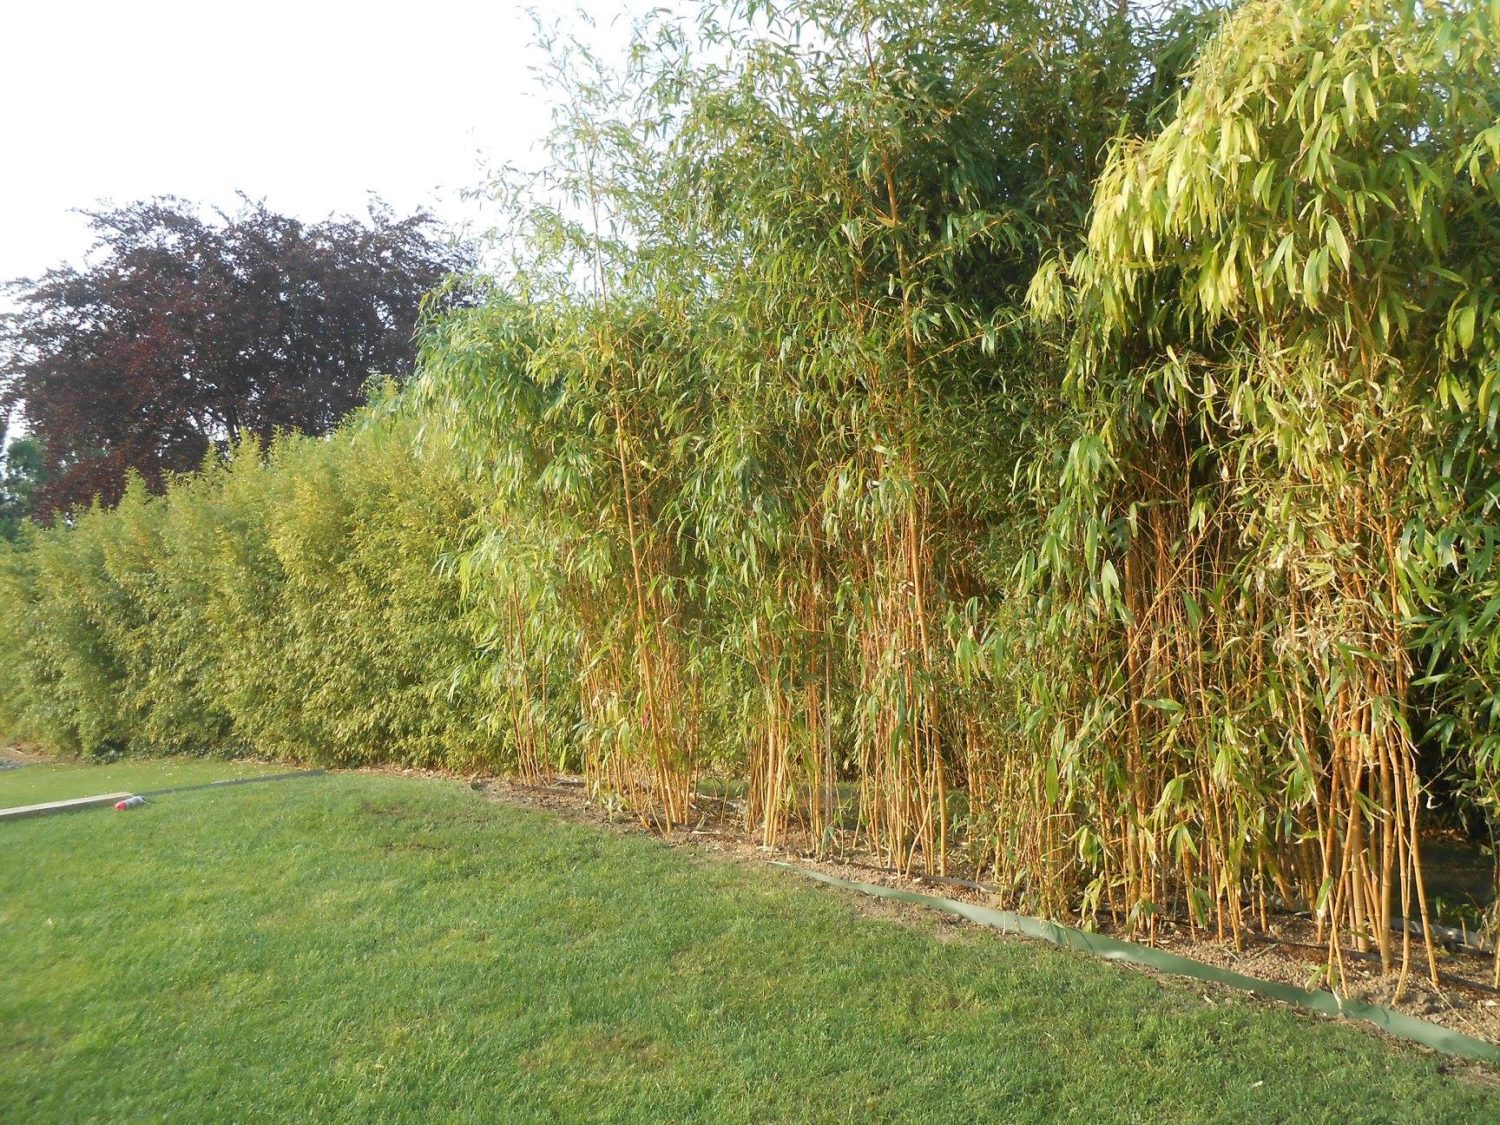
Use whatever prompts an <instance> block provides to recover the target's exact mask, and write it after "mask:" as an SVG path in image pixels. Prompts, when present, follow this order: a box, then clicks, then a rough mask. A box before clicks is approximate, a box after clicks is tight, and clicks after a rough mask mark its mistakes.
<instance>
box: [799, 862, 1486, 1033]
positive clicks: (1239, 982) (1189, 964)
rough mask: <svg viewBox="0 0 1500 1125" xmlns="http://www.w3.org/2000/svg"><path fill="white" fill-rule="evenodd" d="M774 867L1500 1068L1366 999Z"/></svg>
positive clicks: (1004, 913) (1430, 1027)
mask: <svg viewBox="0 0 1500 1125" xmlns="http://www.w3.org/2000/svg"><path fill="white" fill-rule="evenodd" d="M772 866H774V867H781V868H785V869H786V870H787V871H792V872H795V873H796V874H798V875H803V876H805V877H807V878H809V879H815V880H817V881H818V882H820V883H827V884H829V885H830V886H834V887H842V888H844V889H845V890H850V891H859V892H860V893H861V894H867V895H874V896H875V897H877V898H889V899H895V900H897V901H899V902H909V903H913V904H915V905H917V906H927V907H931V908H932V909H934V910H942V911H944V912H946V913H948V914H957V915H958V916H959V917H960V918H967V919H968V920H969V921H971V922H977V923H979V924H980V925H981V926H988V927H990V928H991V929H995V930H999V931H1000V932H1001V933H1007V934H1023V935H1025V936H1026V937H1031V938H1037V939H1039V940H1041V941H1046V942H1051V943H1052V944H1053V945H1058V946H1062V947H1063V948H1066V949H1077V950H1081V951H1082V952H1084V953H1089V954H1092V955H1093V956H1095V957H1102V958H1104V959H1105V960H1108V961H1126V962H1129V963H1131V964H1135V965H1143V966H1145V967H1146V968H1150V969H1156V970H1157V971H1158V972H1163V973H1171V974H1172V975H1173V976H1180V977H1191V978H1192V979H1193V980H1201V981H1207V982H1209V983H1212V984H1222V985H1227V986H1229V987H1230V988H1237V989H1242V990H1243V991H1246V992H1251V993H1254V994H1256V995H1257V996H1265V997H1267V998H1269V999H1272V1000H1280V1001H1282V1002H1283V1003H1286V1004H1296V1005H1299V1006H1301V1007H1304V1008H1310V1009H1312V1010H1313V1011H1315V1012H1321V1013H1323V1014H1324V1015H1328V1016H1340V1017H1343V1018H1344V1019H1353V1020H1364V1021H1366V1022H1369V1023H1372V1024H1374V1025H1375V1026H1376V1027H1378V1028H1380V1029H1381V1030H1382V1031H1384V1032H1386V1033H1387V1034H1390V1035H1394V1036H1397V1037H1399V1038H1402V1039H1409V1040H1411V1041H1413V1042H1415V1043H1420V1044H1422V1046H1424V1047H1430V1048H1432V1049H1433V1050H1434V1051H1442V1052H1444V1053H1446V1054H1450V1055H1458V1056H1461V1057H1463V1058H1467V1059H1476V1060H1478V1061H1480V1062H1487V1063H1500V1045H1497V1044H1494V1043H1489V1042H1487V1041H1485V1040H1483V1039H1476V1038H1474V1037H1473V1036H1471V1035H1464V1034H1463V1033H1461V1032H1457V1031H1450V1030H1449V1029H1448V1028H1446V1027H1439V1026H1438V1025H1437V1024H1433V1023H1428V1022H1427V1021H1426V1020H1420V1019H1417V1018H1416V1017H1415V1016H1408V1015H1405V1014H1404V1013H1402V1012H1397V1011H1394V1010H1393V1009H1391V1008H1386V1007H1382V1006H1381V1005H1379V1004H1369V1003H1366V1002H1364V1001H1363V1000H1350V999H1346V998H1344V997H1340V996H1336V995H1334V994H1333V993H1332V992H1326V991H1323V990H1321V989H1319V990H1313V989H1307V988H1298V987H1297V986H1295V985H1291V984H1278V983H1276V982H1275V981H1267V980H1257V979H1256V978H1254V977H1247V976H1244V975H1243V974H1241V973H1236V972H1231V971H1230V970H1228V969H1221V968H1218V967H1217V966H1215V965H1205V964H1204V963H1203V962H1201V961H1194V960H1192V959H1190V958H1187V957H1181V956H1178V955H1177V954H1175V953H1167V952H1165V951H1164V950H1160V949H1152V948H1150V947H1149V946H1145V945H1137V944H1136V943H1135V942H1131V941H1121V940H1120V939H1119V938H1112V937H1106V936H1105V935H1103V934H1091V933H1087V932H1085V931H1083V930H1076V929H1074V928H1072V927H1071V926H1064V925H1060V924H1059V923H1057V922H1049V921H1046V920H1045V919H1042V918H1032V917H1029V916H1027V915H1025V914H1013V913H1011V912H1010V911H1008V910H994V909H991V908H990V907H987V906H977V905H975V904H974V903H969V902H960V901H958V900H956V899H951V898H939V897H937V896H936V895H924V894H919V893H918V892H916V891H902V890H897V889H896V888H894V887H881V886H876V885H873V884H870V883H851V882H849V881H848V880H847V879H839V878H836V877H835V876H833V875H824V874H823V873H822V872H820V871H810V870H808V869H807V868H805V867H797V866H796V865H795V864H790V863H779V862H776V863H773V864H772Z"/></svg>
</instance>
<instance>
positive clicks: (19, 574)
mask: <svg viewBox="0 0 1500 1125" xmlns="http://www.w3.org/2000/svg"><path fill="white" fill-rule="evenodd" d="M380 409H383V408H380ZM415 428H416V427H415V424H414V423H413V422H412V420H411V419H409V418H403V417H399V416H394V415H393V416H389V417H384V416H382V417H371V418H369V419H365V420H361V421H360V422H359V423H358V424H355V425H351V428H350V430H349V431H348V432H346V433H340V434H339V435H336V436H335V437H333V438H330V439H326V440H313V439H306V438H288V439H286V440H283V441H281V442H278V443H277V444H276V445H275V446H274V447H273V448H272V449H271V450H270V451H268V453H267V455H266V456H265V458H264V459H263V458H262V456H261V452H260V451H259V450H256V449H254V448H253V447H251V446H244V447H241V448H240V450H238V451H237V453H236V455H235V457H234V459H233V461H232V462H231V463H229V464H223V465H221V464H217V463H211V464H209V465H207V466H206V467H205V469H204V471H203V472H202V473H201V474H199V475H197V476H194V477H190V478H184V479H182V480H181V481H179V482H177V483H176V484H175V485H174V487H173V488H172V489H171V490H170V492H169V493H168V495H167V496H165V497H148V496H147V495H146V493H145V491H144V489H143V488H141V487H140V485H139V484H138V483H137V484H136V485H133V486H132V487H131V488H130V490H129V491H128V492H127V495H126V497H125V499H124V500H123V502H122V503H121V504H120V506H119V507H118V508H117V509H115V510H113V511H108V512H106V511H90V512H86V513H82V514H81V515H79V516H78V517H77V518H76V519H75V520H74V522H73V523H72V525H71V526H58V527H55V528H51V529H47V530H40V529H38V530H35V531H33V532H32V533H31V536H30V542H29V543H27V544H26V545H25V546H24V547H23V549H21V550H19V551H13V552H9V553H7V554H6V555H5V556H4V558H3V578H0V599H3V604H4V609H5V613H6V620H7V634H8V638H9V639H10V640H11V641H12V642H13V643H12V644H8V645H7V646H6V647H7V650H8V655H7V657H6V660H7V672H8V673H9V674H8V675H7V677H6V687H5V689H4V693H3V697H0V713H3V718H4V725H5V728H6V729H7V730H8V731H9V732H10V733H11V734H13V735H15V736H20V737H27V738H33V739H36V740H37V741H40V742H43V743H45V744H47V745H50V746H53V747H56V748H60V749H65V750H69V751H73V752H78V753H84V754H89V755H95V756H101V755H102V756H112V755H115V754H121V753H148V752H188V753H232V752H236V751H243V750H254V751H256V752H258V753H261V754H269V755H274V756H282V757H286V758H289V759H293V760H298V761H318V762H327V763H337V764H344V765H356V764H360V763H364V762H373V761H382V762H391V761H394V762H401V763H403V764H409V765H422V766H436V765H446V766H449V767H454V768H473V767H478V766H499V765H504V764H506V763H505V760H504V755H505V753H506V749H505V746H504V743H503V742H502V741H501V740H498V739H495V738H494V737H493V736H492V735H490V734H488V733H487V732H486V731H485V729H484V724H483V716H484V715H485V714H486V713H487V708H488V703H487V696H486V693H485V691H484V690H483V686H482V685H470V684H464V683H459V684H455V679H456V677H457V674H458V673H459V672H460V670H461V669H462V668H463V667H464V666H466V665H467V664H468V663H469V661H470V660H471V659H472V652H473V638H472V636H471V634H470V633H469V631H468V628H467V626H466V624H465V621H464V617H463V610H462V603H461V601H460V598H459V590H458V582H457V579H456V578H454V577H451V576H450V577H448V578H443V577H442V575H441V574H440V573H439V564H440V563H441V560H442V555H443V552H444V551H445V550H446V549H449V548H450V547H457V546H458V545H459V544H460V542H461V536H462V534H463V529H464V528H465V526H466V524H467V521H468V519H469V516H470V512H471V511H472V501H471V500H470V499H469V493H468V491H467V489H466V488H464V487H463V486H462V482H461V480H460V478H459V477H458V475H457V474H455V473H453V472H451V471H449V470H448V469H447V467H446V466H444V465H443V464H442V463H440V462H436V461H434V460H433V459H431V458H430V457H428V456H425V455H419V454H417V453H416V452H415V448H414V437H415ZM458 678H459V679H461V677H458Z"/></svg>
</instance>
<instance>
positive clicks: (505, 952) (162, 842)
mask: <svg viewBox="0 0 1500 1125" xmlns="http://www.w3.org/2000/svg"><path fill="white" fill-rule="evenodd" d="M21 772H25V771H21ZM137 784H139V785H140V787H142V788H145V787H147V786H146V785H145V784H144V783H140V782H138V783H137ZM866 906H867V903H865V902H864V901H857V900H855V899H852V898H849V897H846V896H844V895H843V894H841V893H838V892H835V891H831V890H828V889H820V888H817V887H814V886H811V885H808V884H806V883H804V882H803V881H802V880H801V879H799V878H797V877H795V876H792V875H788V874H784V873H780V872H775V871H771V870H766V869H749V868H745V867H742V866H737V865H731V864H727V863H723V862H716V861H713V860H710V859H707V858H703V857H700V856H697V855H695V854H694V853H691V852H688V851H684V850H674V849H671V848H668V847H665V846H663V845H662V844H660V843H657V842H655V841H653V840H650V839H648V838H644V837H636V836H630V835H624V836H622V835H614V834H611V833H608V832H605V831H602V830H598V829H594V828H589V827H583V826H576V825H569V824H565V823H561V822H559V821H557V820H556V819H554V818H552V817H550V816H548V815H546V814H543V813H533V812H528V811H523V810H518V809H515V808H510V807H506V806H503V805H499V804H495V803H491V802H488V801H486V800H485V799H484V798H482V797H481V796H480V795H478V794H476V793H474V792H472V791H470V790H469V789H468V788H467V787H465V786H463V785H460V784H456V783H444V782H434V781H424V780H417V779H405V778H385V777H377V776H365V775H333V776H326V777H318V778H311V779H301V780H296V781H288V782H279V783H272V784H267V785H263V786H242V787H237V788H233V789H227V790H219V791H214V790H206V791H200V792H194V793H185V794H180V795H177V796H172V797H163V798H161V799H159V800H157V801H155V802H153V803H152V804H151V805H150V806H148V807H146V808H144V809H140V810H136V811H134V812H130V813H116V812H113V811H109V810H106V811H100V812H87V813H76V814H73V815H70V816H66V817H55V818H46V819H38V820H28V821H21V822H18V823H14V824H6V825H0V981H3V982H4V987H3V988H0V1121H5V1122H7V1123H15V1122H27V1121H48V1122H51V1121H63V1120H67V1121H85V1120H121V1119H144V1120H173V1121H184V1122H203V1121H219V1120H226V1121H228V1120H233V1121H251V1120H277V1121H293V1120H348V1121H373V1120H381V1121H412V1122H428V1121H442V1120H478V1121H507V1122H508V1121H517V1120H531V1119H541V1120H564V1121H574V1120H615V1121H639V1120H676V1121H682V1120H706V1121H801V1120H822V1121H865V1120H882V1119H889V1120H913V1121H972V1120H976V1119H985V1120H1017V1119H1020V1120H1054V1119H1058V1118H1063V1119H1074V1120H1080V1121H1087V1122H1097V1121H1120V1120H1139V1121H1153V1122H1154V1121H1170V1120H1203V1119H1218V1120H1225V1121H1246V1120H1252V1121H1281V1120H1290V1119H1296V1120H1299V1121H1305V1120H1338V1121H1349V1120H1392V1119H1406V1120H1422V1121H1453V1120H1479V1119H1486V1118H1487V1119H1490V1120H1493V1119H1494V1116H1495V1113H1496V1110H1497V1106H1500V1100H1497V1098H1496V1094H1495V1091H1493V1090H1483V1089H1480V1088H1478V1087H1477V1086H1475V1085H1473V1084H1471V1083H1465V1082H1463V1081H1460V1080H1457V1079H1453V1078H1448V1077H1445V1076H1444V1075H1442V1074H1441V1073H1440V1072H1439V1065H1440V1060H1438V1059H1437V1058H1435V1057H1433V1056H1430V1055H1422V1054H1420V1053H1418V1052H1417V1051H1415V1050H1408V1049H1402V1048H1399V1047H1397V1046H1394V1045H1392V1044H1390V1043H1388V1042H1384V1041H1381V1040H1380V1039H1377V1038H1376V1037H1375V1036H1373V1035H1371V1034H1368V1033H1366V1032H1364V1031H1361V1030H1359V1029H1357V1028H1355V1027H1352V1026H1348V1025H1343V1024H1335V1023H1331V1022H1324V1021H1318V1020H1314V1019H1309V1018H1306V1017H1301V1016H1298V1015H1295V1014H1293V1013H1292V1012H1290V1011H1288V1010H1284V1009H1280V1008H1271V1007H1265V1006H1261V1005H1258V1004H1254V1003H1251V1002H1249V1001H1246V1000H1240V999H1235V998H1231V999H1229V1000H1228V1001H1227V1002H1226V1001H1225V1000H1224V998H1223V997H1215V1002H1214V1003H1209V1002H1206V1001H1205V1000H1204V998H1203V996H1202V990H1201V989H1189V988H1186V987H1178V986H1174V985H1164V984H1162V983H1160V982H1158V981H1156V980H1153V979H1151V978H1149V977H1146V976H1144V975H1142V974H1140V973H1136V972H1131V971H1129V970H1125V969H1120V968H1117V967H1114V966H1111V965H1108V964H1104V963H1101V962H1097V961H1093V960H1089V959H1086V958H1083V957H1081V956H1075V955H1071V954H1068V953H1065V952H1060V951H1058V950H1055V949H1052V948H1050V947H1041V946H1036V945H1031V944H1027V943H1024V942H1019V941H1011V940H1006V939H1003V938H1000V937H998V936H996V935H994V934H991V933H988V932H983V931H979V930H971V929H967V928H960V927H956V926H952V925H940V924H939V923H938V922H937V921H936V920H933V921H932V922H931V923H924V924H919V925H910V924H903V923H900V922H896V921H891V920H886V919H884V918H875V917H868V916H865V915H864V914H862V913H861V910H862V909H863V908H865V907H866Z"/></svg>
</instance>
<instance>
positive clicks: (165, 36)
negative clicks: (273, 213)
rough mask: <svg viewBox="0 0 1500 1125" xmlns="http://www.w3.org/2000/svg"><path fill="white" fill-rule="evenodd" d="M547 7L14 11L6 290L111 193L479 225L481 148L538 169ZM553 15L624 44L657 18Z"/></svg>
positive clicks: (561, 10) (60, 257)
mask: <svg viewBox="0 0 1500 1125" xmlns="http://www.w3.org/2000/svg"><path fill="white" fill-rule="evenodd" d="M533 2H534V0H527V2H525V3H507V2H503V0H501V2H484V0H475V2H471V3H465V2H463V0H408V2H405V3H392V2H390V0H363V2H358V3H350V2H344V0H300V2H288V0H195V2H182V0H115V2H113V3H102V2H98V0H87V2H83V0H0V105H4V106H5V107H6V114H5V125H4V129H3V133H0V137H3V139H0V152H3V157H0V168H3V169H4V171H3V174H0V280H4V279H8V278H14V277H20V276H35V275H38V274H40V273H41V272H42V271H43V270H45V269H47V268H48V267H49V266H53V265H56V264H59V263H60V262H62V261H64V260H75V259H77V258H78V257H80V256H81V255H82V253H83V252H84V251H85V250H86V249H87V247H88V244H89V241H90V240H89V237H88V232H87V229H86V227H85V223H84V220H83V219H82V218H81V217H79V216H78V215H76V214H72V213H71V212H72V210H73V209H74V208H79V207H90V206H92V205H94V204H95V203H96V201H98V200H100V199H109V200H112V201H114V202H116V203H126V202H129V201H131V200H134V199H140V198H145V197H147V196H151V195H159V194H171V195H177V196H181V197H183V198H185V199H190V200H194V201H201V202H205V203H209V204H217V205H220V206H224V207H233V206H235V197H234V193H235V191H236V190H240V191H244V192H245V193H247V194H249V195H251V196H253V197H260V198H264V199H265V200H266V202H267V204H268V205H269V206H270V207H272V208H273V209H275V210H279V211H283V212H286V213H289V214H294V215H297V216H300V217H303V218H307V219H319V218H323V217H325V216H326V215H328V214H329V213H330V212H350V213H354V214H362V213H363V212H364V209H365V205H366V200H367V193H369V192H376V193H378V194H379V195H381V196H382V197H384V198H385V199H386V200H387V201H388V202H389V203H391V204H392V205H394V206H395V207H396V208H397V209H398V210H400V211H403V212H404V211H409V210H411V209H412V208H414V207H416V206H418V205H423V204H425V205H427V206H428V207H429V208H430V209H433V210H435V211H436V212H438V213H439V214H440V215H442V216H443V217H444V218H445V219H448V220H450V221H462V220H464V219H465V218H467V217H469V216H471V215H472V214H473V208H472V207H470V206H467V205H464V204H462V203H461V202H460V201H459V199H458V194H459V191H460V189H463V188H466V187H473V186H476V185H477V184H478V183H479V182H480V181H481V179H482V172H481V164H480V157H479V154H481V153H483V154H484V155H485V157H486V158H487V159H488V160H490V161H491V162H492V163H498V162H505V161H513V162H516V163H520V164H523V165H532V164H535V163H536V162H537V160H538V159H539V158H538V156H537V155H536V154H535V152H534V145H535V143H536V142H537V141H538V140H539V139H540V138H541V137H542V136H543V135H544V134H545V132H546V130H547V128H548V126H549V124H550V118H549V116H548V111H547V106H546V102H545V100H544V98H543V96H542V95H541V94H540V92H539V90H538V88H537V86H536V83H535V81H534V79H533V76H532V74H531V73H530V70H529V68H530V67H532V66H534V65H536V64H537V63H538V62H539V61H540V60H539V56H538V55H537V53H536V51H535V49H534V48H532V46H531V42H532V38H533V32H532V27H533V23H532V20H531V18H530V16H528V14H527V8H528V7H530V6H532V3H533ZM536 6H537V7H538V8H539V10H540V11H542V12H543V13H544V14H545V15H547V16H549V17H550V16H552V15H554V14H556V15H563V14H566V13H570V12H572V11H573V10H574V9H575V8H577V7H582V8H585V9H587V10H588V11H589V13H590V14H591V15H593V16H594V18H595V20H596V22H597V24H598V25H599V28H600V30H599V32H598V33H596V38H598V39H600V40H601V41H603V42H605V43H610V42H617V43H619V44H621V45H623V43H624V42H625V40H626V37H627V18H626V16H625V13H627V12H629V11H636V12H640V11H643V10H645V9H646V8H647V7H648V5H647V4H646V3H643V2H641V0H583V2H582V3H581V4H574V3H568V4H566V5H556V6H551V5H547V4H545V3H540V4H536Z"/></svg>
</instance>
